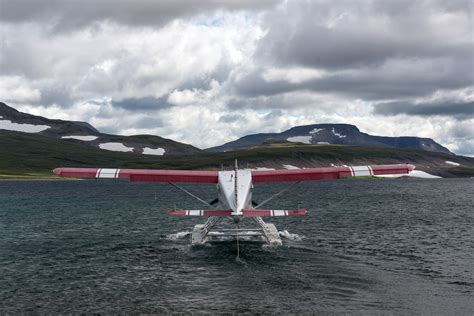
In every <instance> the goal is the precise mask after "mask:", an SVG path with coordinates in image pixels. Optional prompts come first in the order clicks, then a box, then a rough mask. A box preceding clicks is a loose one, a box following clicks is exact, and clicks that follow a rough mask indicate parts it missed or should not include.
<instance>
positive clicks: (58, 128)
mask: <svg viewBox="0 0 474 316" xmlns="http://www.w3.org/2000/svg"><path fill="white" fill-rule="evenodd" d="M2 121H3V126H4V127H3V129H6V130H13V131H17V132H22V131H27V130H28V129H31V131H30V133H33V134H37V135H42V136H47V137H50V138H54V139H60V140H62V141H66V142H72V143H76V144H81V145H84V146H91V147H96V148H101V146H102V147H103V148H102V149H104V148H109V151H110V150H111V151H129V152H131V153H135V154H146V153H149V154H151V155H192V154H196V153H200V152H202V150H201V149H199V148H196V147H194V146H191V145H188V144H183V143H179V142H176V141H174V140H171V139H166V138H163V137H159V136H154V135H134V136H121V135H110V134H105V133H101V132H99V131H98V130H97V129H96V128H95V127H94V126H92V125H91V124H89V123H87V122H77V121H66V120H52V119H48V118H45V117H42V116H36V115H31V114H27V113H23V112H20V111H17V110H16V109H14V108H12V107H10V106H8V105H7V104H5V103H3V102H0V131H1V130H2ZM10 122H11V123H13V124H11V123H10ZM6 123H8V126H9V128H6V127H5V126H6ZM15 128H17V129H15ZM21 128H24V130H21ZM104 150H105V149H104Z"/></svg>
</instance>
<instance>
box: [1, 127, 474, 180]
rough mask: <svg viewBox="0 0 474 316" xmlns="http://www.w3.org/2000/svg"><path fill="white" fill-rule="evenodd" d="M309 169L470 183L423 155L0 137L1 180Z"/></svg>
mask: <svg viewBox="0 0 474 316" xmlns="http://www.w3.org/2000/svg"><path fill="white" fill-rule="evenodd" d="M235 158H237V159H238V161H239V165H240V166H241V167H243V168H275V169H284V168H287V169H289V168H295V167H299V168H309V167H329V166H334V165H338V166H341V165H367V164H392V163H411V164H414V165H415V166H416V170H421V171H425V172H427V173H429V174H433V175H438V176H443V177H473V176H474V158H469V157H462V156H456V155H452V154H446V153H439V152H430V151H424V150H408V149H398V148H382V147H358V146H336V145H303V144H297V143H272V144H265V145H262V146H258V147H251V148H245V149H238V150H235V151H229V152H218V153H211V152H204V151H203V152H200V153H199V154H195V155H167V156H166V155H165V156H153V155H137V154H135V153H130V152H116V151H108V150H101V149H99V148H97V147H94V146H84V145H83V144H82V143H80V142H77V143H76V142H70V141H65V140H61V139H57V138H52V137H48V136H45V135H41V134H38V133H23V132H15V131H5V130H4V131H0V179H1V178H35V179H37V178H48V177H53V174H52V173H51V170H52V169H53V168H56V167H110V168H144V169H148V168H150V169H209V170H220V169H221V168H223V167H224V168H232V165H233V163H234V159H235Z"/></svg>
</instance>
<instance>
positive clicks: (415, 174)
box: [375, 170, 441, 179]
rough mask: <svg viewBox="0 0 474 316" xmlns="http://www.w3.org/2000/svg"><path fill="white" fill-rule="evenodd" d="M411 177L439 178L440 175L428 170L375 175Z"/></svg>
mask: <svg viewBox="0 0 474 316" xmlns="http://www.w3.org/2000/svg"><path fill="white" fill-rule="evenodd" d="M406 176H408V177H413V178H423V179H439V178H441V177H439V176H435V175H433V174H429V173H428V172H425V171H421V170H413V171H411V172H410V173H409V174H385V175H376V176H375V177H379V178H400V177H406Z"/></svg>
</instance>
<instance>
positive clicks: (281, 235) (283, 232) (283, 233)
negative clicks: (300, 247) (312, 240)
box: [278, 230, 304, 241]
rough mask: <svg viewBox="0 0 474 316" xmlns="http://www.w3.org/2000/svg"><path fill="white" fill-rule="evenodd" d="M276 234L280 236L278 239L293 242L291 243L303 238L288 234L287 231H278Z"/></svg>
mask: <svg viewBox="0 0 474 316" xmlns="http://www.w3.org/2000/svg"><path fill="white" fill-rule="evenodd" d="M278 234H280V237H283V238H286V239H289V240H293V241H301V240H303V238H304V236H300V235H298V234H292V233H290V232H288V231H287V230H283V231H279V232H278Z"/></svg>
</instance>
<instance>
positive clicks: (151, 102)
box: [111, 95, 173, 111]
mask: <svg viewBox="0 0 474 316" xmlns="http://www.w3.org/2000/svg"><path fill="white" fill-rule="evenodd" d="M111 104H112V106H113V107H118V108H122V109H125V110H128V111H144V110H145V111H146V110H159V109H165V108H169V107H172V106H173V105H172V104H170V103H168V96H167V95H166V96H162V97H159V98H155V97H152V96H148V97H143V98H128V99H123V100H119V101H117V100H112V102H111Z"/></svg>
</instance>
